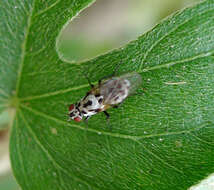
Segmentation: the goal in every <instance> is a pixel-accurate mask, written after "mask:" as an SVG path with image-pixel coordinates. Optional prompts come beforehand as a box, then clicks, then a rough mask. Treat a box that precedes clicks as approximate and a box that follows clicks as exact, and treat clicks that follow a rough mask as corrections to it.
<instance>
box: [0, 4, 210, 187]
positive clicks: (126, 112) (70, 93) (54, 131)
mask: <svg viewBox="0 0 214 190" xmlns="http://www.w3.org/2000/svg"><path fill="white" fill-rule="evenodd" d="M91 2H92V1H91V0H87V1H86V0H78V1H77V0H76V1H75V0H68V1H61V0H55V1H54V0H48V1H36V0H34V1H33V0H29V1H23V0H19V1H16V2H6V1H1V2H0V16H1V18H2V19H1V22H0V36H1V38H0V40H1V46H0V53H1V55H3V56H2V57H1V58H0V68H1V70H0V105H1V108H2V109H3V108H4V107H7V105H8V104H9V105H12V106H14V107H15V108H16V116H15V119H14V123H13V128H12V131H11V139H10V141H11V142H10V156H11V162H12V167H13V171H14V174H15V177H16V179H17V180H18V183H19V184H20V185H21V187H22V188H23V189H34V190H36V189H38V190H39V189H47V190H48V189H50V190H54V189H65V190H67V189H68V190H69V189H84V190H85V189H93V190H94V189H147V190H150V189H151V190H156V189H157V190H166V189H170V190H171V189H187V188H188V187H190V186H191V185H193V184H196V183H198V182H199V181H200V180H201V179H203V178H204V177H206V176H207V175H209V174H210V173H212V172H213V171H214V161H213V158H214V152H213V148H214V143H213V139H214V130H213V122H214V109H213V102H214V93H213V92H214V85H213V82H214V77H213V76H214V64H213V63H214V57H213V56H212V54H213V52H214V35H213V30H214V22H213V19H214V1H213V0H207V1H203V2H202V3H200V4H198V5H195V6H194V7H191V8H187V9H185V10H183V11H180V12H177V13H176V14H174V15H173V16H170V17H168V18H167V19H165V20H164V21H162V22H161V23H160V24H158V25H157V26H156V27H155V28H153V29H152V30H151V31H149V32H147V33H146V34H144V35H142V36H140V37H139V38H138V39H137V40H135V41H132V42H130V43H129V44H127V45H126V46H124V47H122V48H120V49H116V50H113V51H112V52H109V53H107V54H105V55H101V56H99V57H97V58H95V59H93V60H89V61H86V62H84V63H79V64H77V63H72V62H71V63H69V62H63V61H61V60H60V59H59V57H58V55H57V52H56V47H55V44H56V38H57V36H58V35H59V32H60V30H61V29H62V27H63V25H64V24H65V23H66V21H68V19H69V18H72V17H74V16H75V15H76V14H77V13H78V12H79V11H80V10H82V9H83V8H84V7H86V6H88V5H89V4H90V3H91ZM12 15H13V16H12ZM14 15H15V16H14ZM2 20H7V21H8V22H2ZM119 62H122V64H121V66H120V68H119V74H122V73H131V72H134V71H135V72H138V73H140V74H141V76H142V79H143V83H142V87H141V88H140V89H138V92H139V93H137V94H136V95H134V96H131V97H129V98H128V99H127V100H126V101H125V102H124V104H123V105H122V106H121V107H120V108H119V109H111V110H109V113H110V114H111V119H110V122H111V126H112V131H110V130H109V128H108V127H107V123H106V122H104V121H105V117H104V115H102V114H97V115H95V116H93V117H92V118H91V119H90V120H89V126H88V128H87V129H86V128H85V125H84V123H80V124H79V123H78V124H77V123H75V122H67V115H66V114H67V109H68V105H69V104H70V103H74V102H76V101H78V100H79V99H80V98H82V97H83V96H84V95H85V93H86V92H87V91H88V90H89V89H90V88H89V86H88V84H87V80H86V79H85V77H84V75H83V73H88V75H89V77H90V79H91V80H92V81H93V82H96V81H98V80H99V79H100V78H102V77H104V76H106V75H109V74H111V73H112V72H113V70H114V68H115V66H116V65H117V64H118V63H119Z"/></svg>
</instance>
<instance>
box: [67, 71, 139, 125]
mask: <svg viewBox="0 0 214 190" xmlns="http://www.w3.org/2000/svg"><path fill="white" fill-rule="evenodd" d="M87 79H88V78H87ZM141 81H142V78H141V76H140V75H139V74H137V73H132V74H125V75H122V76H118V77H115V76H113V77H111V78H109V79H107V80H104V81H103V80H99V82H98V85H97V86H94V85H93V84H91V82H90V80H89V79H88V82H89V84H90V86H91V90H90V91H89V92H87V93H86V95H85V96H84V97H83V98H82V99H81V100H80V101H79V102H77V103H75V104H71V105H70V106H69V114H68V115H69V120H75V121H76V122H80V121H81V120H82V119H83V118H84V119H85V121H86V122H87V120H88V119H89V118H90V117H91V116H92V115H95V114H97V113H99V112H103V113H104V114H105V115H106V118H107V120H108V119H109V117H110V115H109V114H108V112H107V111H106V110H107V109H109V108H111V107H113V108H116V107H118V105H119V104H121V103H122V102H123V101H124V100H125V99H126V98H127V97H128V96H129V95H131V94H133V92H135V91H136V89H137V88H138V87H139V86H140V84H141Z"/></svg>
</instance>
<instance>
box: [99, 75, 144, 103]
mask: <svg viewBox="0 0 214 190" xmlns="http://www.w3.org/2000/svg"><path fill="white" fill-rule="evenodd" d="M140 84H141V76H140V75H139V74H137V73H134V74H126V75H122V76H120V77H115V78H111V79H109V80H107V81H105V82H104V83H103V84H102V85H101V87H100V94H101V95H102V96H103V98H104V104H110V105H115V104H119V103H121V102H122V101H123V100H124V99H126V98H127V97H128V96H129V95H130V94H132V93H133V92H134V91H135V90H136V89H137V88H138V87H139V85H140Z"/></svg>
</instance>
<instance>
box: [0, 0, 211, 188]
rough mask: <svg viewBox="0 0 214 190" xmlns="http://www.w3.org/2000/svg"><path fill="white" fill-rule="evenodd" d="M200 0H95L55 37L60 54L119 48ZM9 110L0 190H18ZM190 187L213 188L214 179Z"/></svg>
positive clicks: (0, 119) (86, 55)
mask: <svg viewBox="0 0 214 190" xmlns="http://www.w3.org/2000/svg"><path fill="white" fill-rule="evenodd" d="M198 1H199V0H97V2H95V3H94V4H93V5H92V6H90V7H89V8H87V9H85V10H84V11H82V12H81V13H80V14H79V15H78V16H77V17H76V18H75V19H73V20H72V21H71V22H69V23H68V24H67V26H66V27H65V28H64V30H63V31H62V32H61V35H60V36H59V38H58V40H57V44H58V51H59V56H60V58H61V59H63V60H67V61H69V62H71V61H74V62H81V61H84V60H86V59H91V58H93V57H96V56H98V55H100V54H103V53H105V52H108V51H110V50H111V49H113V48H118V47H120V46H122V45H124V44H126V43H127V42H129V41H131V40H134V39H136V38H137V37H138V36H140V35H142V34H143V33H144V32H146V31H148V30H150V29H152V27H153V26H155V24H157V23H158V22H159V21H160V20H161V19H162V18H165V17H166V16H168V15H169V14H171V13H173V12H175V11H177V10H179V9H182V8H184V7H186V6H189V5H192V4H194V3H196V2H198ZM10 118H11V117H10V114H9V112H8V111H5V112H3V113H2V114H0V190H18V189H20V188H19V186H18V185H17V183H16V181H15V179H14V177H13V175H12V172H11V168H10V161H9V151H8V145H9V122H10ZM209 180H210V181H205V182H204V183H203V184H202V185H201V186H198V187H194V188H191V190H199V189H200V190H214V180H212V178H210V179H209Z"/></svg>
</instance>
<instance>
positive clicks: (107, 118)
mask: <svg viewBox="0 0 214 190" xmlns="http://www.w3.org/2000/svg"><path fill="white" fill-rule="evenodd" d="M103 113H104V114H105V116H106V121H107V124H108V126H109V129H110V131H111V130H112V128H111V125H110V122H109V118H110V115H109V113H108V112H107V111H104V112H103Z"/></svg>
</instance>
